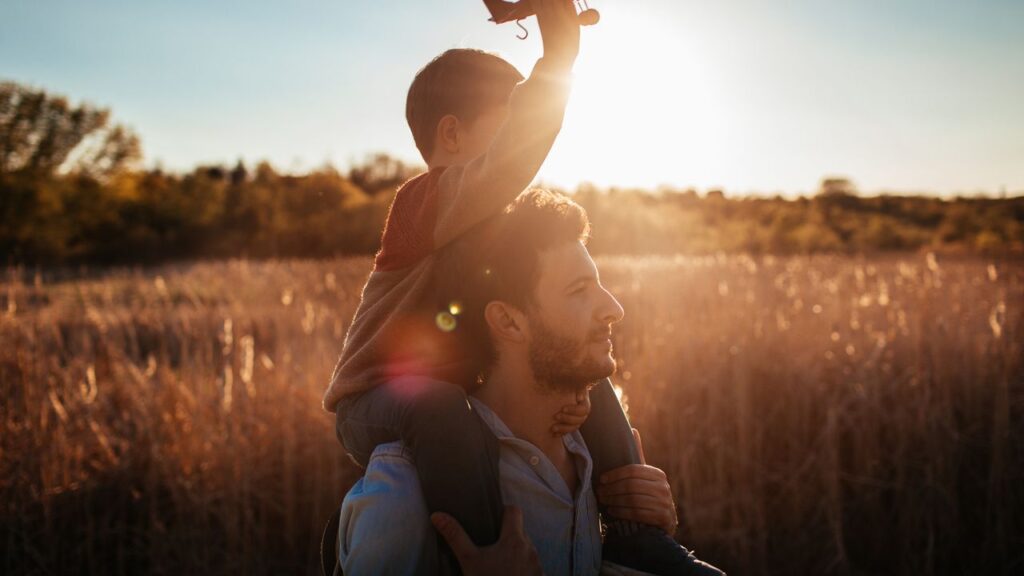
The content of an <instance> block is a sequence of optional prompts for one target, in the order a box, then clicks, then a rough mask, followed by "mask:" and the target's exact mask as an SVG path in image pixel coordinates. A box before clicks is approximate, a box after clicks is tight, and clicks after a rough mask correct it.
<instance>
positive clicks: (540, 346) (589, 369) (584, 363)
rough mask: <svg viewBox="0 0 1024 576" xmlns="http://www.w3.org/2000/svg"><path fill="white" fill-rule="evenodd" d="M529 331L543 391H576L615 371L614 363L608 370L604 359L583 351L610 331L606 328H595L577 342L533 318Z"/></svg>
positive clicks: (533, 363)
mask: <svg viewBox="0 0 1024 576" xmlns="http://www.w3.org/2000/svg"><path fill="white" fill-rule="evenodd" d="M530 332H531V334H532V336H533V338H532V339H531V342H530V348H529V354H530V368H531V369H532V370H533V377H534V379H536V381H537V384H538V385H539V386H540V387H541V388H542V389H544V390H547V391H549V392H574V393H575V392H579V391H581V390H584V389H585V388H586V387H587V386H590V385H591V384H593V383H595V382H597V381H598V380H600V379H602V378H606V377H608V376H611V375H612V374H614V373H615V366H614V363H613V365H612V368H611V369H610V370H609V368H608V367H607V366H606V365H604V362H602V359H601V358H594V357H592V356H591V355H590V354H585V353H584V349H585V348H586V347H587V346H589V345H591V344H592V343H593V342H594V340H596V338H597V337H599V336H603V335H606V334H607V333H608V329H607V328H602V329H600V330H596V331H592V332H591V333H588V334H587V338H586V339H584V340H582V341H578V340H574V339H573V338H571V337H568V336H563V335H561V334H558V333H556V332H555V331H554V330H552V329H550V328H548V327H547V326H546V325H545V324H544V322H543V321H542V320H539V319H538V320H533V319H531V320H530ZM581 356H582V358H581ZM577 359H578V360H577Z"/></svg>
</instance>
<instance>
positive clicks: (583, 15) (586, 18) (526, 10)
mask: <svg viewBox="0 0 1024 576" xmlns="http://www.w3.org/2000/svg"><path fill="white" fill-rule="evenodd" d="M484 4H486V5H487V9H488V10H489V11H490V12H491V18H490V20H491V22H494V23H495V24H504V23H505V22H519V21H520V20H524V19H526V18H529V17H530V16H533V15H534V14H536V13H537V11H536V10H534V8H533V2H531V1H530V0H519V1H518V2H508V1H507V0H484ZM576 5H577V6H579V8H580V10H581V12H580V23H581V24H583V25H584V26H591V25H593V24H597V22H598V20H600V19H601V14H600V13H599V12H598V11H597V10H594V9H593V8H591V7H590V6H588V5H587V0H576ZM520 27H521V26H520Z"/></svg>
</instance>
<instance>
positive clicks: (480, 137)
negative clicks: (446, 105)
mask: <svg viewBox="0 0 1024 576" xmlns="http://www.w3.org/2000/svg"><path fill="white" fill-rule="evenodd" d="M508 114H509V106H508V104H500V105H498V106H492V107H491V108H488V109H487V110H485V111H484V112H483V113H482V114H480V116H478V117H477V119H476V120H475V121H473V122H470V123H467V124H461V123H460V124H459V132H460V134H459V137H460V139H461V143H462V146H460V151H459V156H460V157H462V158H464V159H465V161H467V162H468V161H469V160H472V159H474V158H476V157H478V156H480V155H482V154H483V153H484V152H487V149H488V148H490V147H491V142H493V141H494V137H495V136H497V135H498V130H499V129H501V126H502V125H503V124H504V123H505V120H506V119H508Z"/></svg>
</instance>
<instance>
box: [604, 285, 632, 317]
mask: <svg viewBox="0 0 1024 576" xmlns="http://www.w3.org/2000/svg"><path fill="white" fill-rule="evenodd" d="M601 291H602V292H604V302H602V305H601V308H600V311H601V321H602V322H604V323H606V324H614V323H616V322H618V321H620V320H622V317H623V316H625V315H626V311H625V310H623V309H622V304H619V301H618V300H616V299H615V296H612V293H611V292H609V291H608V290H606V289H605V288H604V286H602V287H601Z"/></svg>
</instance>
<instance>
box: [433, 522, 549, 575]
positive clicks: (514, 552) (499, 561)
mask: <svg viewBox="0 0 1024 576" xmlns="http://www.w3.org/2000/svg"><path fill="white" fill-rule="evenodd" d="M430 522H431V523H432V524H433V525H434V528H436V529H437V531H438V532H440V533H441V536H443V537H444V539H445V541H446V542H448V545H449V546H451V547H452V552H454V553H455V557H456V558H457V559H458V560H459V566H461V567H462V572H463V573H464V574H465V575H466V576H491V575H492V574H513V575H520V574H521V575H524V576H537V575H541V576H543V570H542V569H541V566H540V558H539V557H538V556H537V549H536V548H534V547H533V543H532V542H530V539H529V538H527V537H526V534H525V533H524V532H523V512H522V511H521V510H519V508H516V507H515V506H506V507H505V517H504V518H503V519H502V522H501V536H500V537H499V538H498V541H497V542H495V543H494V544H493V545H492V546H486V547H483V548H478V547H477V546H476V545H475V544H473V541H472V540H470V539H469V536H467V535H466V531H465V530H463V529H462V526H460V525H459V522H458V521H457V520H455V518H452V517H451V516H449V515H447V514H444V513H442V512H435V513H434V514H432V515H431V516H430Z"/></svg>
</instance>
